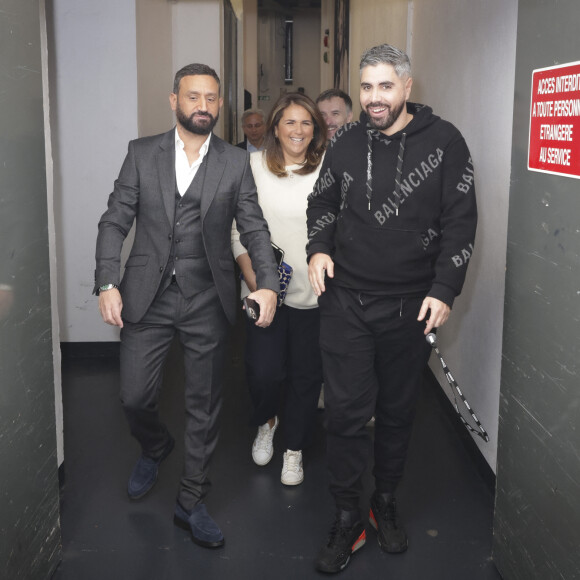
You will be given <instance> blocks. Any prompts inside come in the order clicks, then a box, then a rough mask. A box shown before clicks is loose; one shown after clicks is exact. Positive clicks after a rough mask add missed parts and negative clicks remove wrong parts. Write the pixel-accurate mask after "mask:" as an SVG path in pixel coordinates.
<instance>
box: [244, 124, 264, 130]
mask: <svg viewBox="0 0 580 580" xmlns="http://www.w3.org/2000/svg"><path fill="white" fill-rule="evenodd" d="M263 126H264V123H249V124H248V125H244V127H246V128H247V129H259V128H260V127H263Z"/></svg>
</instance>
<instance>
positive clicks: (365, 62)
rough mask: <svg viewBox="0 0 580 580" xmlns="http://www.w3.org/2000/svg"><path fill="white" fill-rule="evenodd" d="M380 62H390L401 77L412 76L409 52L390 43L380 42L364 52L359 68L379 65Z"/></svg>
mask: <svg viewBox="0 0 580 580" xmlns="http://www.w3.org/2000/svg"><path fill="white" fill-rule="evenodd" d="M378 64H390V65H391V66H392V67H393V68H394V69H395V72H396V73H397V76H398V77H399V78H403V77H410V76H411V61H410V60H409V57H408V56H407V53H405V52H403V51H402V50H401V49H399V48H396V47H394V46H391V45H390V44H379V46H373V48H369V49H368V50H365V51H364V52H363V55H362V56H361V59H360V67H359V70H360V72H361V73H362V70H363V68H366V67H367V66H377V65H378Z"/></svg>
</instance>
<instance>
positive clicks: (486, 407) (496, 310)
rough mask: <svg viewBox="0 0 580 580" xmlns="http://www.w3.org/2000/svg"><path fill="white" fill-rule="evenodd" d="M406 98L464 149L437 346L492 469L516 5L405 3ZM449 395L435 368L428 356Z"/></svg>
mask: <svg viewBox="0 0 580 580" xmlns="http://www.w3.org/2000/svg"><path fill="white" fill-rule="evenodd" d="M413 12H414V17H413V22H412V35H413V36H412V38H413V40H412V47H413V48H412V53H413V61H412V66H413V76H414V78H415V84H414V85H413V91H412V94H411V100H418V101H419V102H424V103H426V104H428V105H430V106H431V107H433V110H434V112H435V113H436V114H438V115H440V116H441V117H443V118H445V119H447V120H449V121H451V122H452V123H454V124H455V125H456V126H457V127H458V128H459V129H460V131H461V132H462V133H463V136H464V137H465V139H466V141H467V144H468V146H469V148H470V151H471V154H472V157H473V160H474V164H475V177H476V193H477V200H478V209H479V225H478V232H477V237H476V244H475V247H476V249H475V253H474V256H473V259H472V263H471V264H470V267H469V270H468V274H467V280H466V284H465V287H464V290H463V293H462V295H461V296H460V297H459V298H458V299H457V300H456V302H455V305H454V307H453V311H452V315H451V318H450V320H449V322H448V323H447V325H446V326H445V327H443V328H442V329H441V331H440V333H439V339H438V342H439V344H440V347H441V350H442V352H443V355H444V357H445V361H446V362H447V363H448V364H449V366H450V368H451V371H452V372H453V375H454V377H455V379H456V380H457V381H458V383H459V386H460V387H461V389H462V390H463V392H464V394H465V395H466V397H467V399H468V400H469V402H470V403H471V404H472V406H473V407H474V409H475V410H476V412H477V414H478V417H479V419H480V420H481V421H482V423H483V425H484V426H485V428H486V429H487V430H488V432H489V435H490V437H491V442H490V443H489V444H486V443H484V442H483V441H482V440H481V439H480V438H477V437H476V439H475V440H476V442H477V444H478V445H479V446H480V449H481V451H482V453H483V455H484V456H485V458H486V460H487V461H488V463H489V464H490V466H491V467H492V469H494V470H495V464H496V452H497V427H498V409H499V387H500V370H501V353H502V328H503V305H504V286H505V258H506V245H507V217H508V196H509V186H510V168H511V141H512V119H513V100H514V75H515V50H516V27H517V0H486V1H485V2H481V1H479V0H414V11H413ZM431 366H432V368H433V369H434V370H435V369H436V371H437V376H438V379H439V382H440V383H441V385H442V386H443V388H444V390H445V391H446V392H447V393H448V392H449V391H448V388H447V382H446V380H445V377H444V376H443V373H442V371H441V368H440V365H439V363H438V362H437V361H436V359H435V358H433V359H432V363H431Z"/></svg>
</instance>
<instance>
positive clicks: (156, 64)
mask: <svg viewBox="0 0 580 580" xmlns="http://www.w3.org/2000/svg"><path fill="white" fill-rule="evenodd" d="M135 10H136V20H137V99H138V111H139V116H138V124H139V137H144V136H147V135H156V134H157V133H162V132H164V131H167V130H168V129H169V128H170V127H171V125H172V124H173V116H172V113H171V109H170V107H169V93H170V92H171V89H172V85H173V76H174V73H175V71H174V70H173V55H172V38H171V35H172V24H171V21H172V17H171V4H170V3H168V2H166V1H165V0H139V2H135Z"/></svg>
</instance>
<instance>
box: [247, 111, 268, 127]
mask: <svg viewBox="0 0 580 580" xmlns="http://www.w3.org/2000/svg"><path fill="white" fill-rule="evenodd" d="M250 115H260V117H262V122H263V123H265V122H266V116H265V115H264V111H262V109H246V110H245V111H244V112H243V113H242V125H243V124H244V123H245V122H246V119H247V118H248V117H249V116H250Z"/></svg>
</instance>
